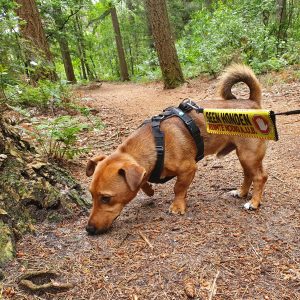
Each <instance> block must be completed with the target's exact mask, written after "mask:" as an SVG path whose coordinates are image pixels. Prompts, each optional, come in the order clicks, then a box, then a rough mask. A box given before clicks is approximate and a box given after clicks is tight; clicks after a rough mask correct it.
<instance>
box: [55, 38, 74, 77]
mask: <svg viewBox="0 0 300 300" xmlns="http://www.w3.org/2000/svg"><path fill="white" fill-rule="evenodd" d="M58 43H59V47H60V52H61V56H62V60H63V63H64V68H65V73H66V77H67V80H68V81H69V82H71V83H76V77H75V73H74V69H73V64H72V59H71V54H70V50H69V44H68V40H67V39H66V38H65V37H64V36H61V37H58Z"/></svg>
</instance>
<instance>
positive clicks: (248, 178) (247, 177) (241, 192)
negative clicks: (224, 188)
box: [229, 157, 253, 198]
mask: <svg viewBox="0 0 300 300" xmlns="http://www.w3.org/2000/svg"><path fill="white" fill-rule="evenodd" d="M239 159H240V157H239ZM240 163H241V165H242V167H243V171H244V180H243V184H242V186H241V188H240V189H238V190H233V191H230V192H229V194H230V195H231V196H233V197H238V198H244V197H247V195H248V192H249V189H250V187H251V184H252V181H253V175H252V173H251V172H249V169H248V166H247V163H246V162H245V161H243V160H241V159H240Z"/></svg>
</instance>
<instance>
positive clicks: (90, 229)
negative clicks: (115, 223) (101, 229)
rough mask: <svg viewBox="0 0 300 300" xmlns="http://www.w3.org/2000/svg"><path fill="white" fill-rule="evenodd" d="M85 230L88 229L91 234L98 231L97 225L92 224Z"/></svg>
mask: <svg viewBox="0 0 300 300" xmlns="http://www.w3.org/2000/svg"><path fill="white" fill-rule="evenodd" d="M85 230H86V231H87V233H88V234H91V235H93V234H96V231H97V229H96V227H95V226H92V225H87V226H86V227H85Z"/></svg>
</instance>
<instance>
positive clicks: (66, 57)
mask: <svg viewBox="0 0 300 300" xmlns="http://www.w3.org/2000/svg"><path fill="white" fill-rule="evenodd" d="M53 19H54V22H55V24H56V27H57V29H58V32H57V34H56V39H57V41H58V44H59V47H60V52H61V56H62V60H63V64H64V68H65V73H66V77H67V80H68V81H69V82H72V83H76V77H75V73H74V68H73V64H72V58H71V54H70V49H69V43H68V40H67V38H66V35H65V30H64V23H65V21H64V18H63V12H62V9H61V6H60V3H55V4H53Z"/></svg>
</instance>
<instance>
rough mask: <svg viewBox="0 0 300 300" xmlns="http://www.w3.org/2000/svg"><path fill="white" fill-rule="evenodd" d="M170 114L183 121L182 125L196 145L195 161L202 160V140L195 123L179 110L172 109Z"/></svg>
mask: <svg viewBox="0 0 300 300" xmlns="http://www.w3.org/2000/svg"><path fill="white" fill-rule="evenodd" d="M172 112H174V113H175V114H176V116H177V117H179V118H180V119H181V120H182V121H183V123H184V125H185V126H186V128H187V129H188V131H189V132H190V134H191V136H192V138H193V140H194V142H195V144H196V147H197V155H196V161H199V160H201V159H203V157H204V143H203V139H202V137H201V133H200V130H199V128H198V126H197V125H196V123H195V121H194V120H193V119H192V118H191V117H190V116H189V115H188V114H185V113H184V112H183V111H182V110H181V109H179V108H172Z"/></svg>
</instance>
